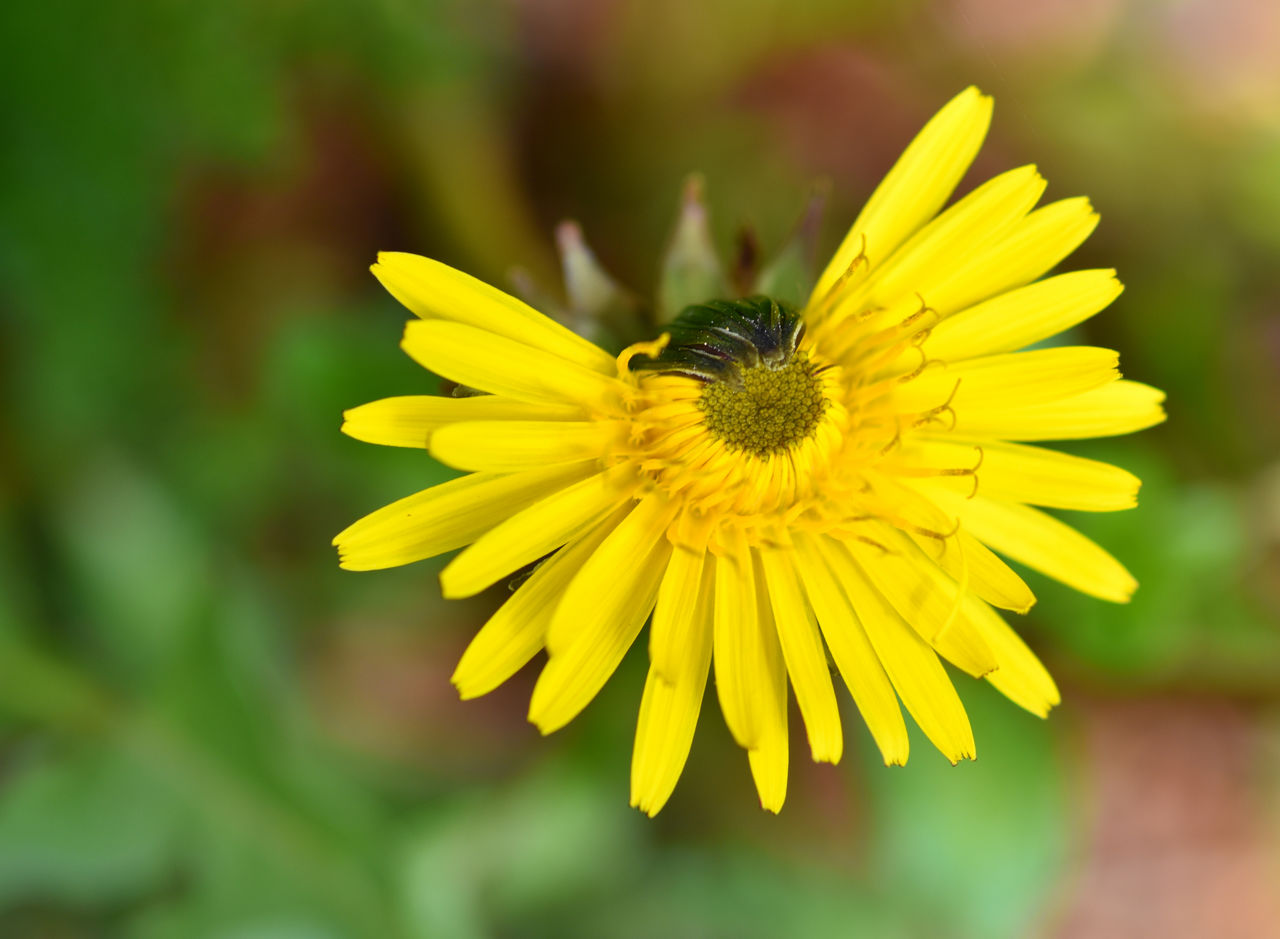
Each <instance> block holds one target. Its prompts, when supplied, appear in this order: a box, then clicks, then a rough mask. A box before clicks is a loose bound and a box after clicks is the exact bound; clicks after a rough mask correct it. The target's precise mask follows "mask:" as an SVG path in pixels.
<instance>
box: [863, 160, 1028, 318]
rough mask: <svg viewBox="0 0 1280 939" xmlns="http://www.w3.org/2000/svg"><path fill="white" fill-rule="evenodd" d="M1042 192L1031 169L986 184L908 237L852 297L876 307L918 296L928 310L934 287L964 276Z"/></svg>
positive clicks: (1017, 171) (1014, 170)
mask: <svg viewBox="0 0 1280 939" xmlns="http://www.w3.org/2000/svg"><path fill="white" fill-rule="evenodd" d="M1044 188H1045V181H1044V177H1042V176H1041V175H1040V174H1039V173H1038V172H1037V171H1036V168H1035V167H1034V166H1020V167H1018V168H1017V169H1012V170H1009V171H1007V172H1005V173H1001V174H1000V175H999V176H996V177H993V178H992V179H989V180H987V181H986V182H985V183H983V184H982V185H980V186H979V187H978V188H977V189H975V190H973V192H971V193H969V194H968V195H967V196H965V197H964V198H963V199H961V200H960V201H958V202H957V203H956V204H955V205H953V206H951V207H950V208H949V209H947V210H946V211H945V212H943V213H942V214H941V215H939V216H938V217H937V218H936V219H934V220H933V221H932V222H930V223H929V224H928V225H926V226H925V227H924V228H923V229H921V230H920V231H919V232H917V233H916V234H915V235H914V236H912V238H911V240H909V241H908V242H907V243H906V244H905V245H903V246H902V248H901V249H900V250H898V251H896V252H895V253H894V254H893V256H892V257H890V258H889V259H888V260H887V261H886V262H885V263H884V266H883V267H882V268H881V269H880V270H878V271H875V272H873V273H872V274H870V275H869V276H868V279H867V283H866V285H865V287H864V288H863V290H862V291H860V292H859V293H855V294H854V296H859V295H861V296H863V297H864V298H865V300H866V301H867V302H868V303H869V304H870V305H879V304H884V303H886V302H889V301H892V300H896V299H898V298H899V297H901V296H903V295H906V296H909V297H913V298H914V294H915V293H917V292H919V293H921V294H923V295H924V297H925V299H926V300H927V301H928V302H929V303H930V304H932V303H933V302H934V301H933V298H932V294H933V292H934V287H935V285H937V284H938V283H940V282H945V281H946V280H948V279H949V278H951V277H954V276H957V275H958V274H959V273H960V272H962V271H964V270H966V269H967V267H968V265H969V262H970V259H971V258H973V257H975V256H980V255H981V252H982V250H983V248H984V247H985V246H986V245H988V244H990V243H991V242H993V241H995V240H996V239H998V238H999V237H1000V236H1001V235H1003V234H1004V233H1005V232H1006V231H1007V230H1009V229H1010V227H1012V226H1013V225H1015V224H1016V223H1017V222H1018V221H1019V220H1020V219H1022V218H1024V217H1025V216H1026V214H1027V212H1028V211H1029V210H1030V209H1031V207H1032V206H1034V205H1035V204H1036V201H1037V200H1038V199H1039V198H1040V195H1041V194H1042V193H1043V192H1044Z"/></svg>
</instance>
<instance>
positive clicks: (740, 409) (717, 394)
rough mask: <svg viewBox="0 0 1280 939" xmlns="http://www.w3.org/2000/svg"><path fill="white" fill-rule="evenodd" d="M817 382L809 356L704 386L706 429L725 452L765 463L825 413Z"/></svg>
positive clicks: (801, 436) (799, 438)
mask: <svg viewBox="0 0 1280 939" xmlns="http://www.w3.org/2000/svg"><path fill="white" fill-rule="evenodd" d="M827 404H828V401H827V398H826V396H825V395H824V394H823V390H822V380H821V379H820V378H819V377H818V376H817V375H815V374H814V370H813V366H812V364H811V363H810V362H809V357H808V356H807V355H805V354H804V353H803V352H797V353H794V354H793V355H792V356H791V358H790V361H788V362H787V363H786V364H785V365H782V366H779V367H774V366H770V365H763V364H762V365H756V366H753V367H750V368H744V369H741V370H740V371H738V372H737V373H736V375H734V376H733V377H732V378H726V379H722V380H719V381H712V382H710V383H708V384H707V386H706V388H705V389H704V390H703V392H702V397H700V398H699V399H698V409H699V410H700V411H702V413H703V415H704V419H705V421H706V425H707V430H709V431H710V432H711V433H712V434H713V435H714V436H716V437H719V438H720V439H721V440H723V441H724V442H725V443H726V444H727V445H728V446H729V448H730V449H731V450H742V451H746V452H748V453H753V454H755V455H756V456H758V457H762V458H767V457H769V456H770V455H772V454H775V453H781V452H783V451H785V450H788V449H790V448H791V447H794V446H795V445H796V444H798V443H801V442H802V441H804V440H807V439H809V438H810V437H811V436H813V432H814V430H815V429H816V428H817V426H818V422H819V421H821V420H822V415H823V413H824V412H825V411H826V409H827Z"/></svg>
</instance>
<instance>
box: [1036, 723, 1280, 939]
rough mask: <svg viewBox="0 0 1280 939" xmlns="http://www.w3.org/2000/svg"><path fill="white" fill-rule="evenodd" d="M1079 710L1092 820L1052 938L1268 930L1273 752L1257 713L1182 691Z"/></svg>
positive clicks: (1249, 935)
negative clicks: (1178, 694) (1174, 695)
mask: <svg viewBox="0 0 1280 939" xmlns="http://www.w3.org/2000/svg"><path fill="white" fill-rule="evenodd" d="M1081 711H1082V713H1083V715H1084V727H1083V729H1084V751H1085V752H1084V759H1083V761H1082V766H1081V773H1082V774H1083V778H1082V779H1081V783H1082V785H1083V788H1084V791H1085V793H1086V794H1087V795H1086V798H1089V799H1090V800H1091V803H1090V805H1089V806H1088V812H1089V814H1090V815H1091V818H1090V819H1089V830H1088V831H1087V832H1086V833H1085V834H1084V835H1083V846H1082V849H1083V852H1084V853H1083V858H1082V864H1081V867H1080V869H1079V870H1078V871H1077V872H1076V874H1075V877H1074V883H1073V884H1072V886H1070V887H1068V895H1067V897H1066V903H1065V908H1064V910H1063V912H1062V915H1061V918H1060V920H1059V923H1058V928H1057V929H1056V930H1053V931H1052V935H1054V936H1056V937H1058V939H1129V937H1133V939H1137V937H1145V936H1160V937H1162V939H1206V937H1215V939H1226V937H1231V939H1255V937H1256V939H1267V937H1274V936H1276V935H1277V934H1278V933H1277V923H1280V891H1277V889H1276V886H1277V883H1278V881H1277V871H1276V864H1277V858H1276V857H1275V855H1274V847H1273V844H1274V839H1273V838H1272V837H1271V835H1272V832H1273V826H1274V823H1275V819H1274V816H1273V815H1271V814H1270V813H1271V812H1272V811H1274V809H1275V807H1276V806H1275V805H1274V804H1271V805H1268V802H1267V800H1268V798H1269V797H1268V795H1267V793H1268V790H1269V785H1268V784H1269V782H1270V784H1271V785H1272V786H1273V785H1274V769H1275V767H1274V766H1272V767H1268V766H1267V763H1268V761H1269V760H1274V753H1269V752H1268V749H1267V739H1268V738H1267V735H1266V725H1265V723H1264V722H1263V721H1262V720H1261V719H1260V718H1259V716H1258V715H1257V714H1255V713H1253V712H1251V711H1249V710H1247V709H1245V708H1244V707H1242V706H1238V705H1235V704H1232V703H1229V702H1224V701H1214V700H1196V699H1185V698H1183V699H1172V698H1170V699H1152V700H1138V701H1095V702H1094V703H1093V704H1091V705H1085V704H1083V703H1082V705H1081ZM1268 776H1270V777H1271V779H1270V780H1268ZM1273 795H1274V794H1273ZM1273 795H1272V797H1271V798H1272V801H1273V802H1274V798H1273Z"/></svg>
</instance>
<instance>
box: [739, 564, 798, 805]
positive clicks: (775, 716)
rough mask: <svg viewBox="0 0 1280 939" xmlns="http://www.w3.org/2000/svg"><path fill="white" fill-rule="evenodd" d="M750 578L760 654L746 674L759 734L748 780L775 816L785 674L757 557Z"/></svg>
mask: <svg viewBox="0 0 1280 939" xmlns="http://www.w3.org/2000/svg"><path fill="white" fill-rule="evenodd" d="M752 566H753V568H754V571H753V574H752V578H753V580H754V582H755V584H756V596H755V601H756V621H757V622H758V623H759V624H760V644H761V652H762V655H761V657H760V659H759V662H758V664H759V670H758V671H757V672H756V673H755V674H753V675H749V676H747V677H748V680H749V681H750V684H751V687H752V689H753V691H754V694H755V695H756V696H757V697H758V698H759V714H760V735H759V738H758V740H757V741H756V745H755V746H754V747H752V748H751V749H749V750H748V751H747V762H748V763H749V764H750V765H751V777H752V778H753V779H754V780H755V783H756V792H757V793H758V794H759V796H760V807H761V808H763V809H766V810H767V811H770V812H773V813H775V814H776V813H778V812H780V811H782V803H783V802H785V801H786V798H787V769H788V762H789V758H790V754H789V749H788V748H789V743H788V740H787V673H786V668H785V666H784V664H783V661H782V649H781V648H779V645H778V630H777V626H776V624H775V623H774V622H773V611H772V610H771V609H770V607H769V601H768V599H766V598H765V596H764V594H763V593H762V592H761V589H762V587H763V584H764V582H765V575H764V571H763V570H762V569H761V566H760V558H759V555H754V553H753V557H752Z"/></svg>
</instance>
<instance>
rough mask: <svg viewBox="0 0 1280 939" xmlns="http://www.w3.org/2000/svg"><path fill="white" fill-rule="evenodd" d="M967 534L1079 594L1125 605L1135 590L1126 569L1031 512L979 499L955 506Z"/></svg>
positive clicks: (1066, 527)
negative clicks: (1072, 588) (1073, 589)
mask: <svg viewBox="0 0 1280 939" xmlns="http://www.w3.org/2000/svg"><path fill="white" fill-rule="evenodd" d="M955 510H956V512H957V513H960V514H961V518H962V519H963V524H964V527H965V530H966V531H968V532H969V533H970V534H971V535H973V536H975V537H977V538H980V539H982V540H983V541H985V542H986V543H987V544H988V545H990V546H991V547H992V548H993V549H994V550H996V551H998V552H1000V553H1001V554H1003V555H1004V556H1005V557H1008V558H1012V559H1013V560H1015V561H1017V562H1019V563H1021V564H1025V565H1027V567H1030V568H1033V569H1034V570H1037V571H1040V572H1041V573H1042V574H1045V575H1047V576H1049V577H1052V578H1054V579H1055V580H1060V581H1062V582H1063V583H1064V584H1066V585H1067V586H1069V587H1074V588H1075V589H1076V590H1079V591H1081V592H1082V593H1087V594H1090V595H1091V596H1095V597H1099V598H1100V599H1103V600H1111V601H1112V602H1115V603H1127V602H1128V600H1129V598H1130V597H1131V596H1133V592H1134V591H1135V590H1137V589H1138V582H1137V581H1136V580H1134V579H1133V575H1131V574H1130V573H1129V572H1128V571H1127V570H1125V569H1124V566H1123V565H1122V564H1121V563H1120V562H1119V561H1117V560H1116V559H1115V558H1113V557H1112V556H1111V555H1110V554H1108V553H1107V552H1106V551H1104V550H1103V549H1102V548H1100V547H1098V545H1096V544H1095V543H1094V542H1092V541H1090V540H1089V539H1088V538H1086V537H1085V536H1084V535H1082V534H1080V532H1078V531H1076V530H1075V529H1074V528H1072V527H1071V526H1070V525H1066V524H1064V523H1063V522H1060V521H1058V520H1057V519H1056V518H1053V517H1052V516H1049V515H1046V514H1045V513H1043V512H1041V511H1039V510H1038V509H1033V508H1031V507H1030V506H1025V505H1019V504H1018V503H1016V502H997V501H996V500H994V499H985V498H983V497H982V496H978V497H977V498H975V499H972V500H970V501H968V502H963V503H962V502H961V501H957V503H956V505H955Z"/></svg>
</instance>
